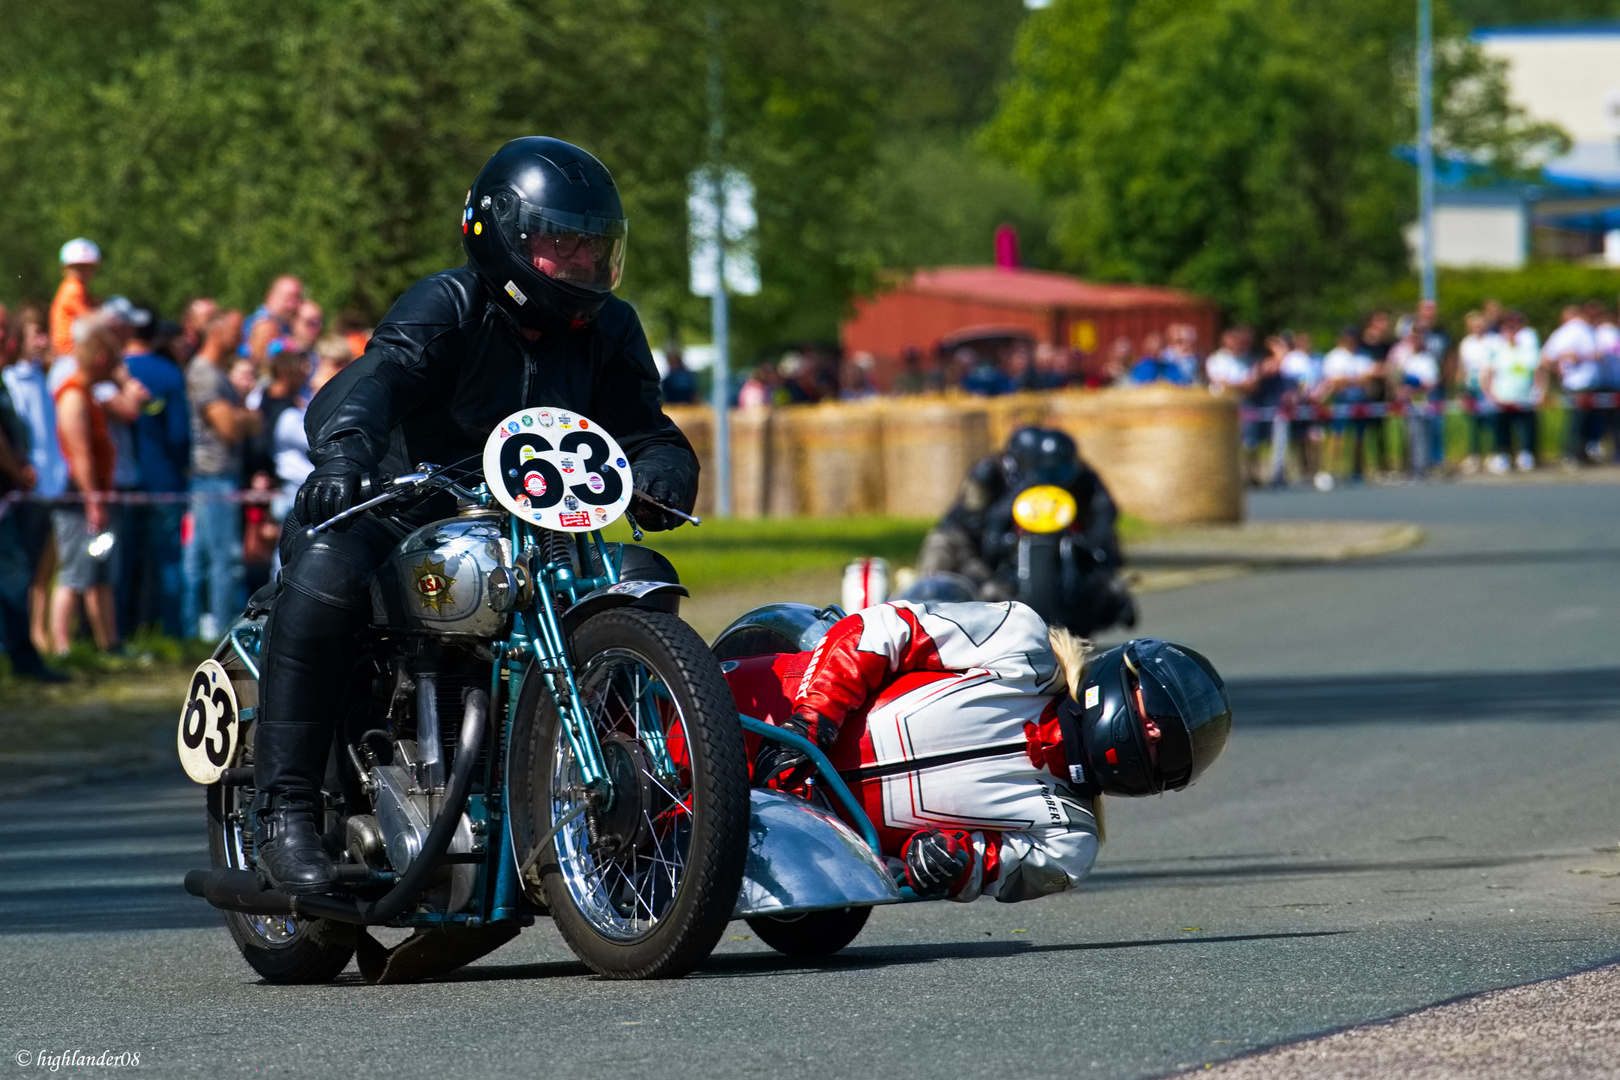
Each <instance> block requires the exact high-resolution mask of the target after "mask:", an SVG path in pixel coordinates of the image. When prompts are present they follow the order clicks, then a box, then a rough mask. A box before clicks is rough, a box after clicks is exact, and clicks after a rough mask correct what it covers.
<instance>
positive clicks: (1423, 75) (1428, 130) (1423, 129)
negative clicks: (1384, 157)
mask: <svg viewBox="0 0 1620 1080" xmlns="http://www.w3.org/2000/svg"><path fill="white" fill-rule="evenodd" d="M1430 6H1431V0H1418V56H1417V98H1418V100H1417V111H1418V142H1417V164H1418V237H1419V239H1418V247H1419V251H1418V266H1419V276H1420V289H1421V294H1422V298H1423V299H1424V300H1430V301H1432V300H1434V298H1435V292H1434V92H1433V82H1434V33H1433V27H1432V19H1431V18H1430V14H1431V13H1430Z"/></svg>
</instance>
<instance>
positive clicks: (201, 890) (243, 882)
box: [186, 869, 296, 915]
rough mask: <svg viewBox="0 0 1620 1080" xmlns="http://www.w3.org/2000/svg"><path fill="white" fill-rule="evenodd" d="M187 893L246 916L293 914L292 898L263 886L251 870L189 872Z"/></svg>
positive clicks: (261, 880)
mask: <svg viewBox="0 0 1620 1080" xmlns="http://www.w3.org/2000/svg"><path fill="white" fill-rule="evenodd" d="M186 892H188V893H190V894H191V895H192V896H200V897H202V898H203V899H204V900H207V901H208V902H209V903H210V904H213V905H214V906H215V907H217V908H224V909H225V910H226V911H240V912H242V913H244V914H247V915H293V914H296V913H295V912H294V911H293V899H294V898H293V897H291V896H288V895H287V894H286V893H284V892H277V891H276V890H275V889H269V888H266V887H265V884H264V880H263V879H262V878H260V877H259V875H258V874H255V873H254V872H253V871H251V870H225V869H220V870H192V871H190V872H189V873H187V874H186Z"/></svg>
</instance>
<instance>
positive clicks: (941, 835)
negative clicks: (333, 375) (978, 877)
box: [900, 829, 973, 900]
mask: <svg viewBox="0 0 1620 1080" xmlns="http://www.w3.org/2000/svg"><path fill="white" fill-rule="evenodd" d="M900 854H901V855H902V856H903V857H904V858H905V863H906V881H905V883H906V884H907V885H910V886H911V891H912V892H914V893H916V894H917V895H918V896H920V897H923V898H924V899H928V900H938V899H940V898H941V897H945V896H949V895H950V894H951V893H952V892H953V891H955V890H956V889H957V888H958V887H960V886H961V884H962V883H963V882H964V881H965V880H966V879H967V875H968V870H969V868H971V867H972V866H973V849H972V848H971V847H969V846H968V839H967V836H966V834H964V833H948V832H943V831H941V830H939V829H924V830H923V831H922V832H915V833H912V834H911V839H909V840H907V841H906V846H905V847H904V848H903V849H901V852H900Z"/></svg>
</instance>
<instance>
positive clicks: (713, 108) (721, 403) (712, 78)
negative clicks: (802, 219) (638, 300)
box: [709, 10, 731, 517]
mask: <svg viewBox="0 0 1620 1080" xmlns="http://www.w3.org/2000/svg"><path fill="white" fill-rule="evenodd" d="M724 75H725V73H724V70H723V68H722V67H721V61H720V15H719V13H718V12H716V11H712V10H711V11H710V12H709V192H710V195H711V197H712V198H713V199H714V250H715V260H714V307H713V308H712V312H711V313H712V317H713V325H714V367H713V369H712V370H713V372H714V390H713V395H712V396H713V401H714V473H715V484H716V490H715V493H714V509H715V513H716V514H718V515H719V516H720V517H730V516H731V408H730V406H731V385H730V384H731V352H730V348H731V343H730V340H729V339H730V337H731V312H730V310H729V308H728V305H727V298H726V193H725V178H724V175H723V169H722V167H721V164H720V156H721V153H722V146H721V143H722V140H723V139H724V136H725V127H724V123H723V120H722V118H721V108H722V106H723V105H724V93H725V84H724Z"/></svg>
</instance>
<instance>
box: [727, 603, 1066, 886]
mask: <svg viewBox="0 0 1620 1080" xmlns="http://www.w3.org/2000/svg"><path fill="white" fill-rule="evenodd" d="M725 667H726V668H728V669H730V670H728V671H727V672H726V678H727V680H728V682H729V683H730V685H731V690H732V694H733V696H734V697H735V698H736V699H737V707H738V710H739V711H740V712H742V713H743V714H744V715H747V716H753V717H756V718H758V719H761V720H768V721H771V722H773V723H781V722H782V721H783V720H785V719H787V718H788V717H789V716H791V715H792V714H793V713H794V712H795V711H805V710H814V711H815V712H816V713H817V714H818V715H819V716H820V717H821V718H822V721H821V722H823V723H830V724H832V725H834V726H835V727H836V729H837V739H836V741H835V742H834V743H833V744H832V746H831V749H829V750H828V752H827V753H828V757H829V758H830V759H831V760H832V763H833V766H834V767H835V768H836V769H837V770H838V771H839V774H840V775H841V776H843V778H844V779H845V781H846V782H847V783H848V784H849V786H850V788H851V789H852V790H853V791H854V792H855V794H856V796H857V798H859V799H860V801H861V803H862V804H863V806H864V808H865V809H866V812H867V815H868V816H869V817H870V818H871V819H872V822H873V824H874V825H876V826H877V829H878V836H879V840H880V841H881V843H882V845H883V852H884V854H885V855H886V856H891V857H899V856H900V855H901V851H902V848H903V847H904V845H905V843H906V841H907V840H908V839H909V838H910V837H911V836H912V835H913V834H914V833H916V832H919V831H923V830H929V829H940V830H943V831H945V832H948V833H955V834H957V836H958V839H959V840H961V841H963V842H965V843H966V844H967V845H968V846H970V847H971V851H972V864H971V866H970V867H969V868H968V872H967V874H966V876H965V878H964V879H963V880H962V881H961V883H960V884H959V886H958V887H957V888H956V889H954V890H953V893H952V897H951V898H952V899H955V900H961V901H969V900H974V899H977V898H978V897H979V896H981V895H982V896H993V897H995V898H996V899H998V900H1000V901H1003V902H1007V903H1011V902H1014V901H1018V900H1029V899H1033V898H1034V897H1038V896H1045V895H1048V894H1050V893H1055V892H1062V891H1064V890H1066V889H1072V888H1074V887H1076V886H1077V885H1079V883H1080V881H1081V880H1082V879H1083V878H1084V877H1085V876H1086V874H1087V873H1088V872H1089V871H1090V870H1091V865H1092V863H1093V862H1094V861H1095V859H1096V857H1097V844H1098V837H1097V821H1096V818H1095V817H1094V816H1093V814H1092V806H1091V801H1090V799H1089V797H1087V796H1086V795H1085V794H1083V793H1082V792H1081V791H1080V790H1079V789H1077V788H1076V787H1075V786H1073V785H1071V784H1070V782H1069V768H1068V764H1067V762H1065V761H1064V758H1063V743H1062V737H1061V734H1060V733H1059V731H1058V723H1057V715H1056V714H1057V699H1058V697H1059V696H1060V695H1061V694H1062V693H1063V692H1064V684H1063V676H1062V674H1061V673H1060V672H1059V670H1058V666H1057V661H1056V658H1055V657H1054V656H1053V654H1052V650H1051V646H1050V645H1049V644H1048V642H1047V633H1046V624H1045V623H1044V622H1042V621H1041V618H1040V616H1038V615H1036V614H1035V612H1034V611H1033V610H1031V609H1030V608H1028V607H1026V606H1025V605H1023V604H1020V603H1016V602H1009V603H1000V604H989V603H964V604H940V603H927V604H916V603H909V602H899V603H890V604H880V605H878V606H876V607H871V608H867V609H865V610H864V611H859V612H856V613H855V614H853V615H850V616H848V617H847V618H845V619H843V620H841V621H840V622H838V623H837V625H835V626H834V627H833V628H832V629H831V630H829V631H828V632H827V636H826V637H824V638H823V639H822V640H821V642H820V643H819V644H818V645H817V646H816V648H815V651H814V652H811V653H782V654H778V655H774V656H762V657H753V658H749V659H746V660H740V661H735V662H734V663H728V664H727V665H725ZM823 744H824V745H825V736H823ZM757 745H758V743H757V739H756V738H755V737H751V738H750V744H749V751H750V754H752V753H753V752H754V750H755V749H756V748H757Z"/></svg>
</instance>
